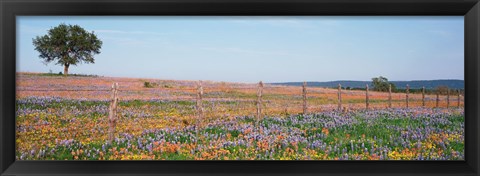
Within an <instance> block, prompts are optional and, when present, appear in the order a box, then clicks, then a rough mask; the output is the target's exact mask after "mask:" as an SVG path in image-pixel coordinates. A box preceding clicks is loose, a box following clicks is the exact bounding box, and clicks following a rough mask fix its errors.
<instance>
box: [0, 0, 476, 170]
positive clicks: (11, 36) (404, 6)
mask: <svg viewBox="0 0 480 176" xmlns="http://www.w3.org/2000/svg"><path fill="white" fill-rule="evenodd" d="M0 12H1V17H0V18H1V21H0V26H1V31H0V35H1V36H0V38H1V47H0V53H1V59H0V69H1V71H0V74H1V76H0V77H1V80H0V85H1V86H0V98H1V103H0V104H1V106H0V114H1V117H0V138H1V140H0V173H1V175H2V176H3V175H5V176H7V175H246V174H248V175H452V176H453V175H462V176H478V175H479V173H480V171H479V169H480V162H479V158H480V152H479V150H480V140H479V139H480V135H479V130H478V128H479V127H480V123H479V120H478V119H479V118H480V116H479V112H480V108H479V100H480V96H479V89H478V86H479V75H480V72H479V67H480V65H479V58H480V52H479V51H480V37H479V32H480V4H479V1H478V0H104V1H95V0H83V1H80V0H63V1H60V0H15V1H14V0H1V1H0ZM19 15H27V16H29V15H32V16H37V15H92V16H97V15H99V16H104V15H119V16H128V15H149V16H150V15H202V16H212V15H233V16H237V15H373V16H376V15H395V16H397V15H405V16H412V15H420V16H425V15H433V16H441V15H459V16H464V17H465V95H466V96H465V161H15V142H14V141H15V83H16V82H15V68H16V67H15V62H16V57H15V55H16V47H15V46H16V41H15V39H16V37H15V36H16V27H15V26H16V24H15V23H16V20H15V17H16V16H19Z"/></svg>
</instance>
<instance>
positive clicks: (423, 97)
mask: <svg viewBox="0 0 480 176" xmlns="http://www.w3.org/2000/svg"><path fill="white" fill-rule="evenodd" d="M422 106H423V107H425V86H423V87H422Z"/></svg>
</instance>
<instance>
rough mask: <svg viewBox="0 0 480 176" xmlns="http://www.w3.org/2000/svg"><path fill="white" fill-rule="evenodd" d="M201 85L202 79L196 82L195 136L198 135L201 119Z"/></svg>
mask: <svg viewBox="0 0 480 176" xmlns="http://www.w3.org/2000/svg"><path fill="white" fill-rule="evenodd" d="M202 99H203V87H202V81H198V82H197V106H196V108H197V122H196V127H195V130H196V133H197V137H198V135H199V128H200V124H201V122H202V120H203V100H202Z"/></svg>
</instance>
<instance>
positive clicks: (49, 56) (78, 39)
mask: <svg viewBox="0 0 480 176" xmlns="http://www.w3.org/2000/svg"><path fill="white" fill-rule="evenodd" d="M33 45H34V46H35V50H36V51H38V52H39V53H40V55H39V57H40V58H41V59H43V60H44V62H45V63H50V62H56V63H55V64H57V65H63V66H64V67H65V75H67V74H68V67H69V66H70V65H77V64H79V63H82V62H83V63H94V62H95V60H94V58H93V55H94V54H99V53H100V48H101V47H102V41H100V40H99V39H98V38H97V36H96V35H95V34H94V33H93V32H92V33H90V32H87V31H85V29H83V28H82V27H80V26H78V25H66V24H63V23H62V24H60V25H58V26H57V27H54V28H52V29H50V30H48V34H46V35H43V36H37V37H36V38H34V39H33Z"/></svg>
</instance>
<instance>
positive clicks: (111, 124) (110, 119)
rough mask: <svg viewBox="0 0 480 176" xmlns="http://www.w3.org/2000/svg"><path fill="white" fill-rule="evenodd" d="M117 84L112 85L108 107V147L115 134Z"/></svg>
mask: <svg viewBox="0 0 480 176" xmlns="http://www.w3.org/2000/svg"><path fill="white" fill-rule="evenodd" d="M117 94H118V83H113V84H112V98H111V100H110V107H109V108H108V109H109V113H108V122H109V130H108V144H109V145H110V144H111V143H112V141H113V139H114V134H115V126H116V123H117V102H118V97H117Z"/></svg>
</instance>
